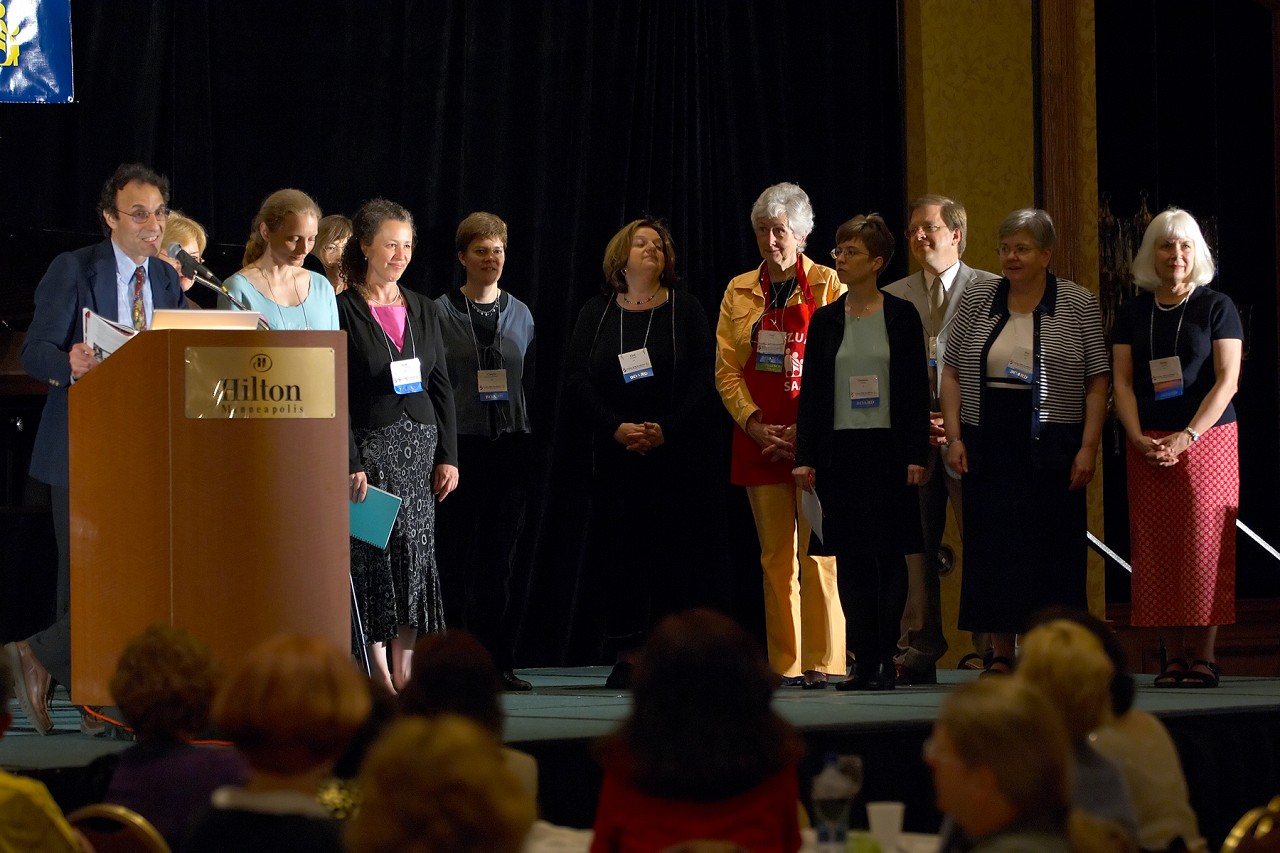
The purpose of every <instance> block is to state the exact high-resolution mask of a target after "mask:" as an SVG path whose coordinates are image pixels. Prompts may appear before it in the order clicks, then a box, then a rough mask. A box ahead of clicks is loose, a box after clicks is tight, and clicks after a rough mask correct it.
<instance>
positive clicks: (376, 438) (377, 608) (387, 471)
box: [351, 416, 444, 643]
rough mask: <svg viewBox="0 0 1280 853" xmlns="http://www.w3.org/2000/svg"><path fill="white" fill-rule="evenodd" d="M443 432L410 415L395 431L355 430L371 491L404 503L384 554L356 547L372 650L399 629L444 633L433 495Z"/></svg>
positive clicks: (360, 598)
mask: <svg viewBox="0 0 1280 853" xmlns="http://www.w3.org/2000/svg"><path fill="white" fill-rule="evenodd" d="M436 433H437V428H436V426H435V425H434V424H432V425H430V426H426V425H424V424H420V423H418V422H417V421H415V420H412V419H411V418H409V417H408V416H402V417H401V418H400V421H399V422H398V423H395V424H393V425H391V426H388V427H376V428H374V429H356V430H355V439H356V447H358V448H359V450H360V458H361V460H363V462H364V470H365V474H366V475H367V476H368V478H369V485H370V486H377V487H378V488H379V489H383V490H384V491H388V492H390V493H391V494H393V495H397V496H399V497H400V498H401V500H402V501H403V503H402V504H401V505H400V514H399V515H398V516H397V517H396V521H395V525H394V526H393V527H392V529H391V541H390V542H388V543H387V549H386V550H385V551H383V550H381V549H379V548H377V547H375V546H373V545H370V544H369V543H367V542H362V541H360V540H359V539H354V538H353V539H352V540H351V578H352V580H353V581H354V582H355V588H356V601H357V603H358V604H359V605H360V618H361V621H362V623H363V624H364V631H365V639H366V640H368V641H369V642H370V643H378V642H385V641H387V640H390V639H391V638H392V637H394V636H395V635H396V633H397V630H398V626H400V625H412V626H413V627H414V628H417V629H418V631H420V632H431V631H443V630H444V611H443V609H442V607H441V604H440V573H439V571H438V569H437V567H436V544H435V539H436V499H435V495H433V494H432V492H431V478H432V473H433V471H434V468H435V455H436Z"/></svg>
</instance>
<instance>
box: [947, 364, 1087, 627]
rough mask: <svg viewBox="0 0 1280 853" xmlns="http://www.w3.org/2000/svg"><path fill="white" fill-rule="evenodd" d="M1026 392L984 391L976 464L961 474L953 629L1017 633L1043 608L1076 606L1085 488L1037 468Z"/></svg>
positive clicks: (1064, 471) (1064, 470)
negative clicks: (961, 533) (957, 603)
mask: <svg viewBox="0 0 1280 853" xmlns="http://www.w3.org/2000/svg"><path fill="white" fill-rule="evenodd" d="M1031 393H1032V392H1031V391H1029V390H1025V391H1024V390H1022V389H1004V388H988V389H987V391H986V396H985V398H984V400H983V411H982V443H983V451H982V465H981V466H979V467H977V468H976V469H975V470H971V471H970V473H968V474H966V475H965V477H964V562H963V568H962V572H963V574H962V575H961V579H960V618H959V627H960V628H961V630H965V631H987V632H993V633H1001V634H1007V633H1020V632H1022V631H1024V630H1026V628H1027V622H1028V619H1029V617H1030V616H1031V614H1033V613H1035V612H1036V611H1037V610H1040V609H1042V608H1045V607H1050V606H1055V605H1058V606H1064V607H1075V608H1081V609H1083V608H1084V607H1085V606H1086V604H1087V596H1086V591H1085V568H1086V559H1087V549H1086V546H1085V525H1086V517H1085V489H1077V490H1076V491H1068V490H1067V486H1068V485H1070V482H1071V467H1070V465H1069V464H1068V465H1067V467H1052V468H1037V467H1036V462H1035V459H1034V453H1033V448H1034V442H1035V440H1034V439H1033V438H1032V436H1031Z"/></svg>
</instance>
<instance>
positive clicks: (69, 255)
mask: <svg viewBox="0 0 1280 853" xmlns="http://www.w3.org/2000/svg"><path fill="white" fill-rule="evenodd" d="M168 205H169V181H168V179H167V178H165V177H163V176H161V175H159V174H157V173H156V172H154V171H153V170H151V169H150V168H148V167H146V166H143V165H141V164H138V163H126V164H124V165H121V166H120V167H119V168H117V169H116V171H115V174H113V175H112V176H111V177H110V178H109V179H107V182H106V183H105V184H104V185H103V187H102V195H101V196H100V198H99V199H98V215H99V216H100V217H101V220H102V229H103V232H104V233H106V235H107V237H108V239H106V240H103V241H102V242H101V243H98V244H96V245H93V246H87V247H85V248H83V249H77V250H76V251H74V252H64V253H63V254H61V255H59V256H58V257H56V258H54V260H53V263H51V264H50V265H49V270H48V272H46V273H45V274H44V278H42V279H41V280H40V284H39V285H38V286H37V287H36V305H35V313H34V315H33V317H32V320H31V327H30V328H29V329H28V331H27V338H26V342H25V343H24V344H23V347H22V367H23V369H25V370H26V371H27V373H29V374H30V375H31V376H33V377H34V378H36V379H38V380H40V381H41V382H47V383H48V384H49V396H48V398H47V399H46V400H45V405H44V414H43V415H42V416H41V419H40V430H39V432H38V433H37V434H36V441H35V446H34V448H33V449H32V453H31V476H32V477H34V478H35V479H37V480H39V481H41V482H43V483H48V484H49V495H50V503H51V504H52V510H53V530H54V535H55V536H56V538H57V541H58V579H57V609H56V611H55V613H56V615H55V620H54V623H53V624H52V625H50V626H49V627H48V628H46V629H44V630H43V631H41V632H39V633H38V634H35V635H33V636H31V637H28V638H27V639H26V640H19V641H17V642H13V643H8V644H7V645H5V647H4V654H5V656H6V658H7V659H8V662H9V665H10V667H11V668H12V670H13V679H14V688H15V690H14V692H15V693H16V694H17V697H18V703H19V704H20V705H21V706H22V711H23V713H24V714H26V716H27V719H28V720H29V721H30V723H31V726H32V728H34V729H35V731H37V732H38V733H40V734H48V733H49V732H50V731H51V730H52V729H53V721H52V719H51V718H50V716H49V698H50V695H51V694H52V691H53V682H54V681H57V682H59V683H61V684H64V685H66V686H67V688H68V689H70V685H71V589H70V585H71V578H70V576H71V556H70V527H71V520H70V514H71V513H70V499H69V484H70V478H69V475H68V451H67V389H68V388H70V387H71V385H72V383H74V382H75V381H76V380H77V379H79V378H80V377H81V376H83V375H84V374H86V373H88V372H89V371H90V370H92V369H93V368H94V367H95V366H96V365H97V364H98V361H97V359H96V358H95V357H94V353H93V350H92V349H91V348H90V347H89V346H88V345H86V344H85V342H84V334H83V329H84V322H83V317H82V314H83V311H84V309H85V308H88V309H89V310H91V311H93V312H94V313H95V314H99V315H101V316H102V317H105V318H106V319H108V320H112V321H116V322H119V323H122V324H124V325H126V326H132V327H133V328H134V329H137V330H145V329H147V328H150V326H151V318H152V314H153V312H154V311H155V310H156V309H160V308H183V307H185V304H186V303H185V302H184V300H183V296H182V287H181V284H180V282H179V280H178V274H177V273H176V272H175V271H174V269H173V267H171V266H169V265H168V264H167V263H165V262H164V261H162V260H160V259H159V258H158V255H159V254H160V248H161V245H160V243H161V235H162V234H163V232H164V225H165V220H166V218H167V217H168V215H169V207H168ZM145 450H146V448H139V447H137V446H136V445H135V444H130V440H129V437H128V436H123V437H122V438H121V442H120V457H121V460H122V462H127V459H128V456H129V454H130V453H137V452H145ZM83 727H84V721H83V720H82V728H83Z"/></svg>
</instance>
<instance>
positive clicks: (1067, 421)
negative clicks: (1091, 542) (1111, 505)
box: [942, 208, 1110, 673]
mask: <svg viewBox="0 0 1280 853" xmlns="http://www.w3.org/2000/svg"><path fill="white" fill-rule="evenodd" d="M996 236H997V241H998V242H997V247H996V252H997V253H998V254H999V256H1000V269H1001V272H1002V274H1003V277H1002V278H1000V279H998V280H996V279H993V280H990V281H983V282H974V283H972V284H970V285H969V286H968V287H966V288H965V291H964V295H963V296H962V297H961V300H960V307H959V309H958V310H957V312H956V317H955V320H954V323H953V325H952V330H951V342H950V343H949V344H948V345H947V351H946V366H945V367H944V368H943V371H942V417H943V423H944V424H945V428H946V433H947V435H946V443H945V444H944V445H943V446H944V447H945V448H946V449H947V464H948V465H950V466H951V468H952V470H954V471H957V472H959V473H960V474H962V475H963V476H964V574H963V576H962V577H961V579H960V618H959V626H960V628H961V629H962V630H965V631H980V632H988V633H990V634H991V635H992V637H991V645H992V649H993V651H994V652H995V655H994V657H993V658H992V660H991V662H990V663H989V664H988V666H987V669H988V671H993V672H1002V673H1007V672H1009V671H1010V670H1012V669H1013V649H1014V640H1015V637H1016V635H1017V634H1018V633H1020V632H1022V631H1025V630H1026V629H1027V624H1028V622H1029V618H1030V616H1031V614H1032V613H1034V612H1035V611H1037V610H1040V609H1042V608H1044V607H1051V606H1053V605H1061V606H1069V607H1077V608H1084V606H1085V599H1086V596H1085V577H1086V547H1085V538H1084V533H1085V526H1086V522H1085V492H1084V487H1085V486H1086V485H1088V483H1089V481H1090V480H1092V479H1093V475H1094V471H1095V469H1096V467H1097V457H1098V444H1099V442H1100V441H1101V438H1102V421H1103V417H1104V416H1105V414H1106V408H1107V388H1108V385H1109V384H1110V383H1109V381H1108V375H1109V373H1110V365H1109V364H1108V360H1107V345H1106V340H1105V339H1104V337H1103V334H1102V313H1101V311H1100V310H1099V308H1098V300H1097V298H1095V297H1094V295H1093V294H1092V293H1090V292H1089V291H1088V290H1086V289H1085V288H1083V287H1081V286H1080V285H1078V284H1075V283H1074V282H1070V281H1067V280H1066V279H1061V278H1058V277H1057V276H1055V275H1054V274H1053V273H1052V272H1050V271H1049V264H1050V261H1051V260H1052V258H1053V253H1054V248H1055V246H1056V244H1057V234H1056V232H1055V231H1054V227H1053V220H1052V219H1050V218H1049V214H1047V213H1045V212H1044V211H1043V210H1036V209H1032V208H1025V209H1022V210H1015V211H1014V212H1013V213H1010V214H1009V215H1008V216H1007V217H1005V220H1004V222H1002V223H1001V224H1000V228H999V230H998V231H997V235H996Z"/></svg>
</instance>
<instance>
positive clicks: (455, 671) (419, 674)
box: [400, 630, 503, 737]
mask: <svg viewBox="0 0 1280 853" xmlns="http://www.w3.org/2000/svg"><path fill="white" fill-rule="evenodd" d="M501 692H502V683H501V677H500V676H499V674H498V668H497V667H496V666H495V665H494V663H493V657H492V656H491V655H490V654H489V652H488V651H486V650H485V647H484V646H482V645H480V641H479V640H477V639H476V638H475V637H474V636H472V635H471V634H469V633H467V632H466V631H460V630H449V631H445V632H443V633H436V634H423V635H422V636H421V637H419V638H418V643H417V645H416V646H415V647H414V649H413V672H412V674H411V675H410V676H409V683H408V684H407V685H405V688H404V690H403V691H402V692H401V693H400V709H401V710H402V711H403V712H404V713H406V714H413V715H417V716H422V717H433V716H435V715H437V714H445V713H453V714H459V715H461V716H463V717H466V718H467V719H469V720H471V721H472V722H475V723H477V724H479V725H481V726H483V727H484V728H486V729H488V730H489V731H490V732H492V733H493V734H494V735H495V736H498V737H501V736H502V719H503V713H502V703H501V700H500V699H499V696H500V694H501Z"/></svg>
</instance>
